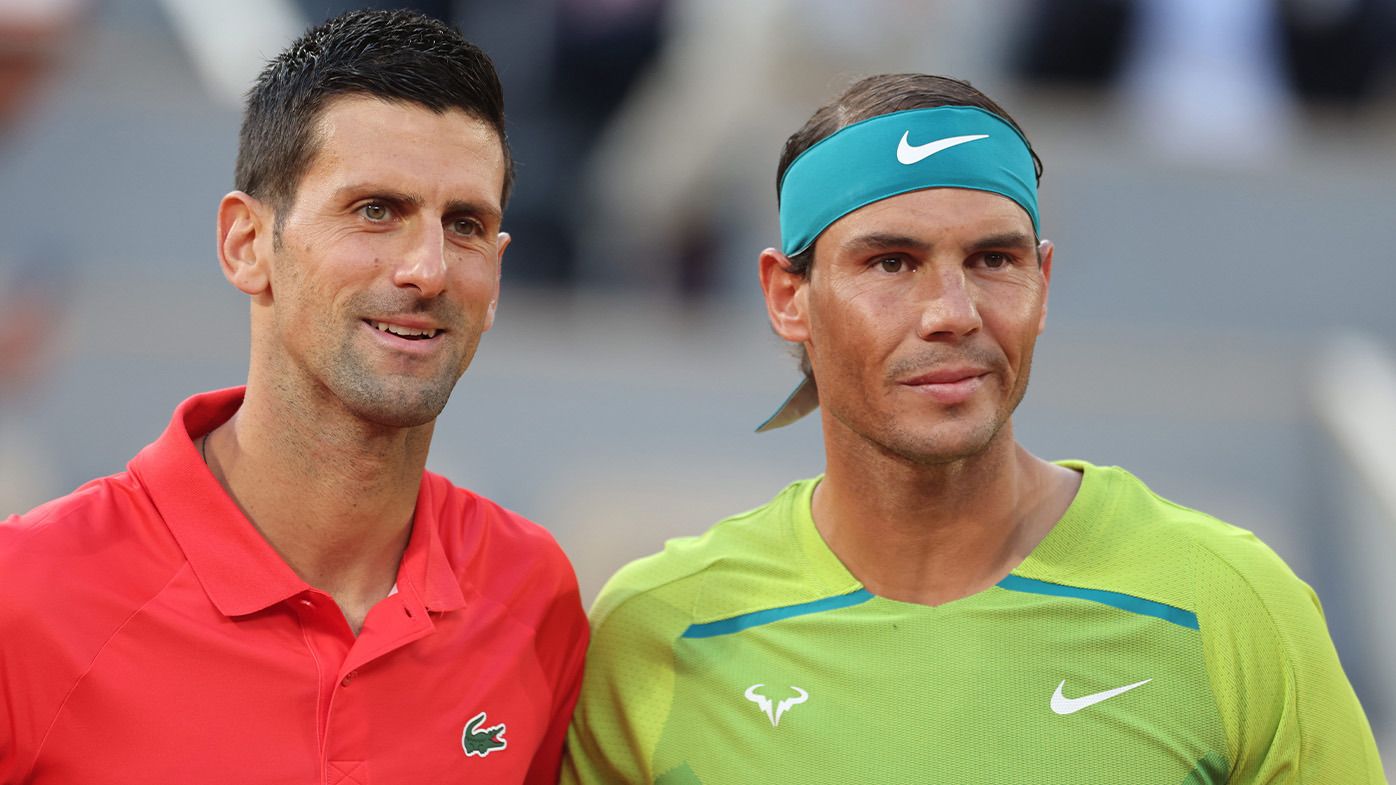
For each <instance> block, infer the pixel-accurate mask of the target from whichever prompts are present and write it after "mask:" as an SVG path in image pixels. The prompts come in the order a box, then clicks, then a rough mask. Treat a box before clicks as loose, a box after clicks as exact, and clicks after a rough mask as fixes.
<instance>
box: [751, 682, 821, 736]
mask: <svg viewBox="0 0 1396 785" xmlns="http://www.w3.org/2000/svg"><path fill="white" fill-rule="evenodd" d="M764 686H766V685H764V684H753V685H751V686H750V687H747V688H746V693H745V694H746V699H747V700H749V701H751V702H752V703H755V704H756V706H757V708H759V709H761V711H764V712H765V713H766V717H767V719H769V720H770V721H771V727H772V728H774V727H776V726H777V725H779V724H780V718H781V716H782V715H784V714H785V712H786V711H788V710H789V709H790V707H791V706H798V705H800V704H801V703H804V702H805V701H807V700H809V693H808V692H805V691H804V690H802V689H800V688H799V687H796V686H794V685H791V687H790V689H792V690H794V691H795V692H796V693H798V694H797V695H795V697H793V698H786V699H785V700H783V701H780V702H779V703H776V704H775V705H772V704H771V699H770V698H767V697H766V696H765V695H762V694H761V693H759V692H757V690H759V689H761V688H762V687H764Z"/></svg>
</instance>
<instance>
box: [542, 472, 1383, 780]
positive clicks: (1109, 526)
mask: <svg viewBox="0 0 1396 785" xmlns="http://www.w3.org/2000/svg"><path fill="white" fill-rule="evenodd" d="M1063 465H1066V466H1068V467H1070V468H1073V469H1076V470H1078V471H1081V472H1082V473H1083V479H1082V483H1081V488H1080V491H1079V492H1078V494H1077V496H1076V499H1075V500H1074V501H1073V502H1072V504H1071V506H1070V507H1069V508H1068V510H1067V512H1066V514H1065V515H1064V516H1063V517H1062V519H1061V520H1060V521H1059V522H1058V523H1057V525H1056V526H1055V527H1054V528H1053V529H1052V531H1051V533H1050V534H1048V536H1047V537H1046V538H1045V539H1044V540H1043V541H1042V542H1041V543H1040V544H1039V545H1038V547H1037V548H1036V549H1035V550H1034V551H1033V552H1032V554H1031V555H1030V556H1029V557H1028V558H1027V559H1025V560H1024V561H1023V563H1022V564H1020V565H1019V566H1018V567H1017V569H1015V570H1013V572H1012V574H1011V575H1009V576H1008V577H1006V578H1004V580H1003V581H1001V582H1000V583H999V584H998V585H996V586H994V587H992V588H989V589H987V590H985V591H983V592H980V593H978V594H974V595H971V596H969V597H965V598H963V599H960V600H956V601H954V602H950V603H946V604H944V605H940V606H937V607H929V606H924V605H916V604H910V603H903V602H897V601H894V600H889V599H886V598H883V597H878V596H875V595H873V594H871V593H870V592H868V591H867V590H866V589H864V588H863V587H862V585H860V584H859V583H858V581H857V580H856V579H855V578H854V577H853V576H852V575H851V574H849V572H848V571H847V570H846V569H845V568H844V566H843V565H842V564H841V563H840V562H839V560H838V558H837V557H835V556H834V554H833V553H832V552H831V551H830V550H829V548H828V546H826V545H825V543H824V542H823V540H822V539H821V538H820V536H819V534H818V532H817V531H816V530H815V528H814V522H813V520H812V518H811V516H810V498H811V495H812V493H813V491H814V487H815V485H816V484H817V482H818V479H817V478H816V479H811V480H805V481H802V482H797V483H795V484H793V485H791V486H789V487H788V488H786V489H785V490H784V491H782V492H781V493H780V494H779V495H778V496H777V497H776V498H775V499H774V500H772V501H771V502H770V503H769V504H767V505H765V506H763V507H760V508H758V509H756V510H753V511H751V512H748V513H745V514H743V515H738V516H735V517H732V518H728V519H727V520H724V521H722V522H721V523H719V524H717V525H716V526H715V527H713V528H712V529H711V530H710V531H708V532H707V533H706V534H704V535H703V536H701V537H694V538H685V539H679V540H673V541H671V542H669V543H668V544H667V545H666V546H665V549H664V551H663V552H662V553H659V554H656V555H654V556H651V557H648V558H646V559H642V560H640V561H637V562H635V563H633V564H630V565H629V566H627V567H625V568H624V569H622V570H621V571H620V572H619V573H618V574H617V575H616V576H615V577H614V578H612V579H611V581H610V582H609V583H608V584H607V586H606V588H605V589H604V590H603V591H602V593H601V596H600V597H599V599H598V600H597V602H596V606H595V608H594V609H593V612H592V628H593V639H592V648H591V651H590V653H589V655H588V658H587V671H586V677H585V680H584V685H583V688H582V695H581V699H580V702H579V703H578V705H577V713H576V715H575V718H574V720H573V725H572V728H571V732H570V734H569V737H568V754H567V758H566V760H565V762H564V766H563V782H564V783H586V784H588V785H590V784H592V783H595V784H596V785H602V784H603V783H604V784H605V785H622V784H623V783H636V784H639V783H643V784H644V785H650V784H651V783H654V784H655V785H696V784H697V783H702V784H703V785H734V784H742V783H777V784H779V783H790V784H791V785H818V784H820V783H829V784H830V785H833V784H835V783H837V784H838V785H848V784H850V783H876V784H877V785H898V784H901V783H945V784H946V785H977V784H980V783H982V784H983V785H991V784H992V785H1009V784H1015V785H1016V784H1020V783H1021V784H1022V785H1028V784H1029V783H1031V784H1032V785H1083V784H1089V785H1107V784H1108V783H1120V784H1121V785H1125V784H1126V783H1127V784H1128V785H1141V783H1187V784H1189V785H1204V784H1211V783H1247V784H1249V783H1305V784H1312V785H1318V784H1320V783H1324V784H1330V785H1372V784H1374V783H1385V781H1386V780H1385V778H1384V776H1383V774H1382V769H1381V763H1380V761H1379V760H1378V756H1377V751H1376V745H1375V743H1374V742H1373V739H1372V732H1371V729H1370V728H1369V726H1368V724H1367V720H1366V717H1365V716H1364V715H1363V713H1362V708H1361V706H1360V705H1359V704H1358V701H1357V698H1356V696H1355V695H1354V694H1353V691H1352V687H1351V686H1350V685H1349V683H1348V681H1347V678H1346V676H1345V675H1344V674H1343V671H1342V667H1341V666H1340V665H1339V663H1338V656H1337V653H1336V652H1335V651H1334V648H1333V644H1332V642H1331V640H1330V638H1329V636H1328V632H1327V629H1326V627H1325V624H1324V620H1323V614H1322V610H1321V608H1320V607H1319V603H1318V600H1317V598H1316V597H1315V596H1314V594H1313V592H1312V590H1311V589H1310V588H1309V587H1308V586H1306V585H1305V584H1304V583H1303V582H1301V581H1300V580H1299V579H1298V578H1296V577H1295V575H1294V573H1292V572H1291V571H1290V570H1289V568H1288V567H1287V566H1286V565H1285V564H1284V563H1283V562H1282V561H1281V560H1280V559H1279V557H1278V556H1276V555H1275V554H1274V553H1273V552H1272V551H1271V550H1270V549H1269V548H1267V547H1266V546H1265V545H1264V544H1262V543H1261V542H1260V541H1259V540H1257V539H1256V538H1255V537H1254V536H1253V535H1251V534H1250V533H1249V532H1246V531H1244V530H1241V529H1238V528H1236V527H1233V526H1230V525H1227V524H1225V523H1222V522H1220V521H1218V520H1216V519H1214V518H1211V517H1209V516H1207V515H1204V514H1202V513H1199V512H1196V511H1194V510H1190V509H1186V508H1183V507H1180V506H1177V505H1175V504H1172V503H1170V502H1168V501H1166V500H1164V499H1161V498H1159V497H1158V496H1156V495H1154V494H1153V493H1152V492H1151V491H1150V490H1149V489H1148V488H1147V487H1145V485H1144V484H1143V483H1142V482H1140V481H1139V480H1138V479H1136V478H1135V477H1133V476H1132V475H1130V474H1129V473H1128V472H1125V471H1124V470H1122V469H1118V468H1101V467H1095V466H1092V465H1090V464H1086V463H1080V462H1065V463H1064V464H1063Z"/></svg>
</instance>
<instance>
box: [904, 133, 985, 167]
mask: <svg viewBox="0 0 1396 785" xmlns="http://www.w3.org/2000/svg"><path fill="white" fill-rule="evenodd" d="M910 136H911V131H907V132H906V133H904V134H902V140H901V141H900V142H898V143H897V160H898V161H899V162H901V163H902V164H905V165H906V166H911V165H912V164H914V163H917V162H919V161H922V160H924V159H926V158H930V157H931V156H933V155H935V154H936V153H938V152H940V151H941V150H948V149H950V148H951V147H954V146H956V145H961V144H964V143H965V142H973V141H975V140H978V139H988V138H989V135H988V134H970V135H968V136H947V137H946V138H944V139H937V140H935V141H934V142H927V143H925V144H919V145H914V146H913V145H911V144H910V143H908V142H907V138H908V137H910Z"/></svg>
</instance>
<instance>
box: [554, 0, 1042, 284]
mask: <svg viewBox="0 0 1396 785" xmlns="http://www.w3.org/2000/svg"><path fill="white" fill-rule="evenodd" d="M1017 7H1018V4H1017V3H1015V2H1005V1H1004V0H992V1H989V0H986V1H985V2H977V3H965V2H952V1H951V0H933V1H930V2H914V3H913V2H906V1H905V0H868V2H863V3H849V2H846V1H845V0H686V1H685V0H676V2H674V3H673V6H672V9H671V13H670V22H669V37H668V41H667V42H666V45H665V48H664V50H663V52H662V54H661V55H660V59H659V61H658V62H657V63H656V64H655V68H654V70H653V71H652V72H650V73H649V74H647V75H646V76H645V77H644V78H643V80H642V81H641V83H640V84H639V85H638V86H637V88H636V91H635V94H634V95H633V96H632V97H631V99H630V100H629V101H627V103H626V104H625V106H624V107H623V109H622V110H621V112H620V114H619V115H617V117H616V118H615V121H614V123H613V124H612V125H611V126H610V127H609V128H608V129H607V132H606V135H605V137H603V139H602V141H601V142H600V144H599V146H598V148H597V151H596V157H595V159H594V160H593V161H592V164H591V165H592V171H591V178H590V182H589V186H588V187H589V190H588V192H587V193H585V194H584V195H582V196H579V197H578V198H577V200H576V203H575V204H576V205H577V209H576V210H575V212H574V216H573V220H574V222H575V225H576V230H577V233H578V238H579V240H580V241H581V243H582V247H581V264H582V268H583V269H582V276H583V280H584V281H586V282H588V283H592V284H599V285H604V286H615V285H630V286H639V287H644V288H648V289H650V290H654V291H659V292H665V293H670V294H675V293H676V294H681V295H683V296H686V297H689V298H699V297H704V296H708V295H713V294H724V295H730V294H734V293H736V294H739V295H741V296H748V297H750V296H754V295H755V293H756V291H757V287H756V286H755V283H754V282H755V277H754V275H755V273H754V272H753V271H754V269H755V266H754V265H755V262H754V260H755V259H756V257H757V255H758V254H759V253H760V250H761V248H763V247H764V246H766V245H770V244H772V243H774V242H776V240H777V234H776V229H775V211H774V209H773V201H772V199H771V194H772V192H773V191H774V189H775V167H774V166H773V165H772V163H771V162H772V161H773V160H774V158H775V156H776V154H777V153H778V152H779V149H780V145H781V143H782V142H783V140H784V138H785V135H786V133H787V130H788V128H791V127H796V126H798V125H799V124H800V123H801V122H802V121H803V120H804V118H805V117H806V116H807V115H808V113H809V107H810V106H816V105H818V104H819V103H821V102H822V101H823V100H824V99H825V98H826V97H827V96H828V95H829V94H830V93H833V92H837V90H838V89H840V88H841V87H843V86H844V85H846V84H847V83H849V82H851V81H852V80H853V79H854V78H855V77H857V76H860V75H867V74H871V73H879V72H888V71H898V70H907V71H909V70H922V71H931V72H937V73H953V74H961V75H966V74H971V73H972V74H974V75H975V80H976V81H979V82H982V81H983V80H984V79H986V78H988V79H992V76H993V74H994V73H995V70H994V69H995V66H996V61H997V60H999V59H1001V58H1000V57H999V56H998V55H997V51H998V47H999V46H1000V44H1001V43H1004V41H1003V40H1002V39H1003V37H1004V34H1005V31H1011V30H1012V29H1013V25H1012V20H1013V19H1015V18H1016V17H1015V12H1016V10H1017Z"/></svg>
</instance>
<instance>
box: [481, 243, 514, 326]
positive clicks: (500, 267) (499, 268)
mask: <svg viewBox="0 0 1396 785" xmlns="http://www.w3.org/2000/svg"><path fill="white" fill-rule="evenodd" d="M512 239H514V238H512V237H510V236H509V233H508V232H500V233H499V255H498V256H496V257H495V258H494V296H493V297H491V298H490V308H489V310H488V311H487V312H485V330H489V329H490V328H491V327H493V326H494V312H495V309H496V308H497V307H498V306H499V278H500V276H501V275H503V274H504V249H505V248H508V247H509V241H510V240H512ZM485 330H482V331H481V332H484V331H485Z"/></svg>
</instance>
